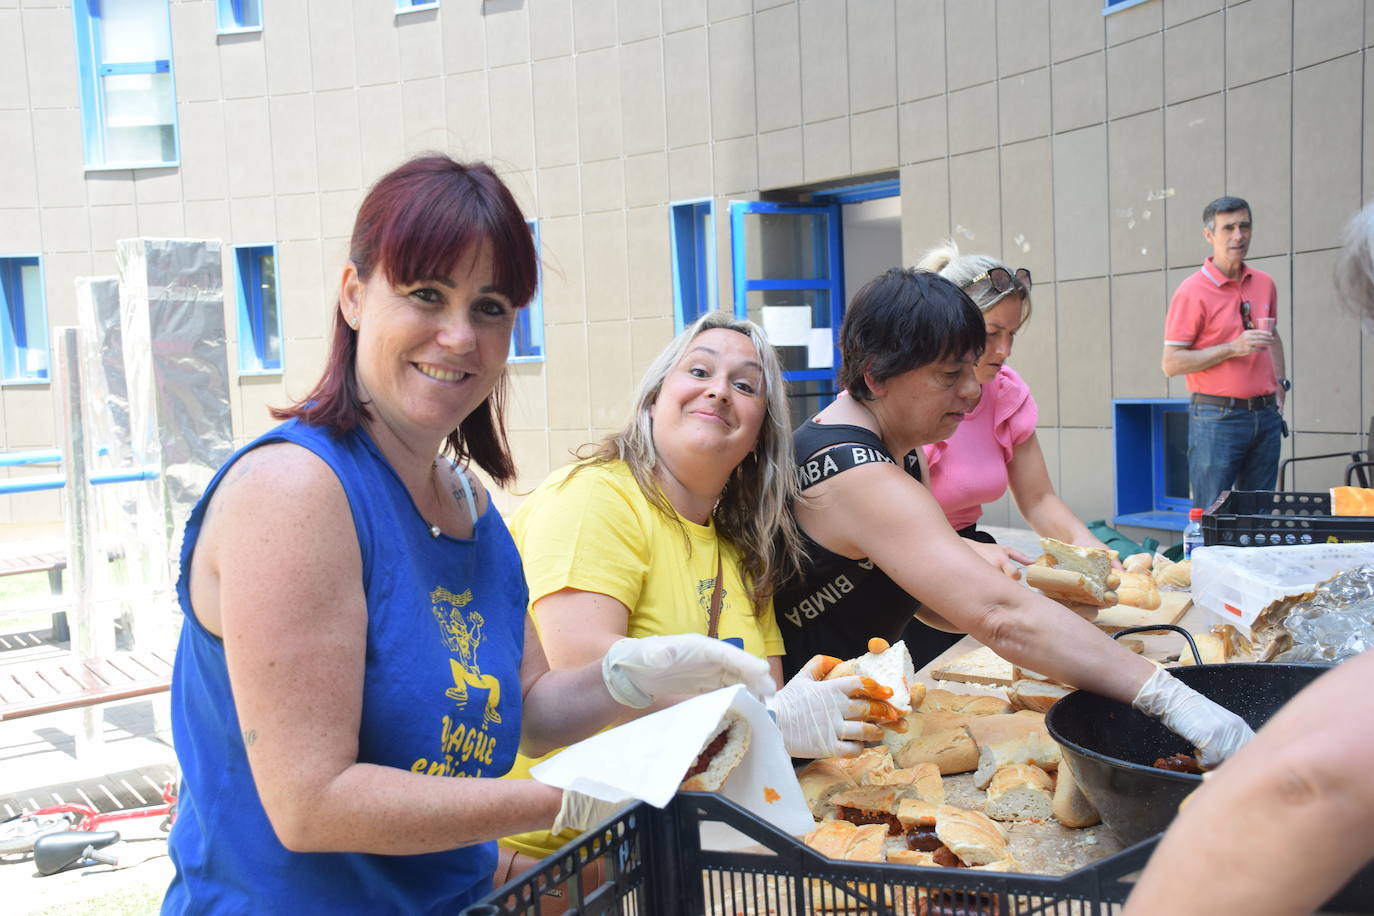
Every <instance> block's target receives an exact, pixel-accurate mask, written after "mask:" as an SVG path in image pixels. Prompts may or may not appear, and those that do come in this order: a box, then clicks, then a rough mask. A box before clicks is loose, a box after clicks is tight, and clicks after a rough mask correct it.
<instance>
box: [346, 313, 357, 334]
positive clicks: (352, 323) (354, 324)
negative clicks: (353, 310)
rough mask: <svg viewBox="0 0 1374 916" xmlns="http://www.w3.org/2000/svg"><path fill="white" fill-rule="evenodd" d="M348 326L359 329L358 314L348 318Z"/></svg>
mask: <svg viewBox="0 0 1374 916" xmlns="http://www.w3.org/2000/svg"><path fill="white" fill-rule="evenodd" d="M348 326H349V327H350V328H352V329H353V330H355V331H356V330H358V316H356V315H354V316H353V317H352V318H350V319H348Z"/></svg>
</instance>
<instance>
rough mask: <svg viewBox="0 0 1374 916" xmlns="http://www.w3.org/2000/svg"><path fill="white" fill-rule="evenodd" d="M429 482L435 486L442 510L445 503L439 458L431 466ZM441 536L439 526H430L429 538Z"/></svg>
mask: <svg viewBox="0 0 1374 916" xmlns="http://www.w3.org/2000/svg"><path fill="white" fill-rule="evenodd" d="M429 480H430V483H431V484H432V485H433V487H434V493H435V495H436V496H438V497H439V505H440V508H442V507H443V502H444V491H443V490H441V489H440V488H439V459H438V458H435V459H434V460H433V461H431V462H430V464H429ZM440 534H442V532H441V531H440V530H439V526H438V525H430V526H429V536H430V537H432V538H437V537H438V536H439V535H440Z"/></svg>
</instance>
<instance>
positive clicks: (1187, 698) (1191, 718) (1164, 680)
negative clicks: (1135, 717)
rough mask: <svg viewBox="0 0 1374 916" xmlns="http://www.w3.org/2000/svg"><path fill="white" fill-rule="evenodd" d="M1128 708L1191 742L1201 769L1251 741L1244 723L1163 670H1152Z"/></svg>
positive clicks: (1224, 757)
mask: <svg viewBox="0 0 1374 916" xmlns="http://www.w3.org/2000/svg"><path fill="white" fill-rule="evenodd" d="M1131 705H1132V706H1134V707H1135V708H1136V709H1138V710H1140V711H1141V712H1143V713H1145V714H1146V715H1149V716H1157V717H1158V718H1159V720H1160V721H1161V722H1163V723H1164V724H1165V725H1167V726H1168V727H1169V728H1170V730H1172V731H1174V732H1177V733H1178V734H1179V735H1180V736H1182V737H1183V738H1186V739H1187V740H1188V741H1190V742H1192V744H1193V746H1194V747H1195V748H1197V752H1198V763H1200V764H1201V765H1202V766H1203V767H1208V768H1210V767H1214V766H1216V765H1217V764H1219V763H1221V762H1222V761H1223V760H1225V759H1226V758H1227V757H1230V756H1231V755H1232V754H1234V753H1235V752H1236V751H1238V750H1240V748H1241V746H1242V745H1244V744H1245V743H1246V742H1247V741H1249V740H1250V739H1251V738H1253V737H1255V733H1254V731H1252V730H1251V728H1250V726H1248V725H1246V724H1245V720H1244V719H1242V718H1241V717H1240V716H1238V715H1236V714H1235V713H1233V712H1231V711H1230V710H1227V709H1223V708H1222V707H1220V706H1218V705H1217V704H1216V703H1214V702H1212V701H1211V700H1209V699H1207V698H1206V697H1205V696H1203V695H1202V694H1200V693H1198V692H1197V691H1196V690H1194V689H1193V688H1191V687H1189V686H1188V685H1187V684H1185V683H1183V682H1182V681H1180V680H1179V679H1178V678H1176V677H1174V676H1173V675H1172V674H1170V673H1169V672H1167V671H1165V670H1164V669H1163V668H1156V669H1155V672H1154V674H1151V675H1150V679H1149V680H1147V681H1146V682H1145V685H1144V686H1143V687H1141V688H1140V692H1139V693H1138V694H1136V697H1135V700H1134V701H1132V703H1131Z"/></svg>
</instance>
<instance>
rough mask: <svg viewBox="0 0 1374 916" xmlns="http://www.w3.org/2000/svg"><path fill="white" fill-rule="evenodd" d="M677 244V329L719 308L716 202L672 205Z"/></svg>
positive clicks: (689, 202)
mask: <svg viewBox="0 0 1374 916" xmlns="http://www.w3.org/2000/svg"><path fill="white" fill-rule="evenodd" d="M669 214H670V216H669V218H670V220H671V223H670V226H669V228H670V233H671V238H672V246H673V330H674V332H675V333H676V332H679V331H681V330H682V329H683V328H685V327H687V325H689V324H691V323H692V322H693V321H696V320H697V319H698V318H700V317H701V316H702V315H705V314H706V313H707V312H714V311H715V310H716V308H717V302H718V294H717V291H716V227H715V204H714V203H712V202H711V201H710V200H692V201H686V202H684V203H679V204H673V205H672V206H671V207H670V209H669Z"/></svg>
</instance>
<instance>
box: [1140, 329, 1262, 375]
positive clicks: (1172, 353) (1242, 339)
mask: <svg viewBox="0 0 1374 916" xmlns="http://www.w3.org/2000/svg"><path fill="white" fill-rule="evenodd" d="M1272 341H1273V335H1271V334H1270V333H1269V332H1268V331H1260V330H1249V331H1242V332H1241V333H1240V335H1239V336H1237V337H1236V338H1235V339H1234V340H1231V341H1228V342H1226V343H1220V344H1217V345H1216V346H1214V347H1204V348H1203V349H1201V350H1193V349H1190V348H1188V347H1180V346H1178V345H1176V344H1165V345H1164V357H1163V358H1162V359H1161V360H1160V364H1159V365H1160V368H1161V369H1163V370H1164V374H1165V375H1166V376H1169V377H1170V378H1172V377H1173V376H1175V375H1187V374H1189V373H1191V372H1201V371H1202V370H1204V369H1210V368H1212V367H1213V366H1215V365H1217V364H1219V363H1224V362H1225V361H1226V360H1228V359H1231V358H1232V357H1236V356H1246V355H1248V354H1250V353H1253V352H1255V351H1256V350H1263V349H1264V348H1266V347H1268V346H1269V345H1270V343H1271V342H1272Z"/></svg>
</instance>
